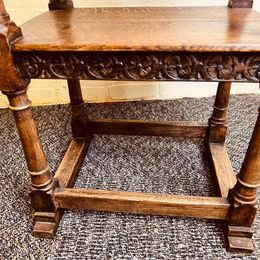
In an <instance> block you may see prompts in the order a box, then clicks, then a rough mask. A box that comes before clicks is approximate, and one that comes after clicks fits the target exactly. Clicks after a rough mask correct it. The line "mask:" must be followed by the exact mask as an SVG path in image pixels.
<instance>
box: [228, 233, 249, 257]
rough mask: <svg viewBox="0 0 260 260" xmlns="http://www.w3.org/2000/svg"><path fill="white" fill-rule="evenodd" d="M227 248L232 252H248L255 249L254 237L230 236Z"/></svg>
mask: <svg viewBox="0 0 260 260" xmlns="http://www.w3.org/2000/svg"><path fill="white" fill-rule="evenodd" d="M227 246H228V248H227V250H228V251H229V252H232V253H248V254H251V253H252V252H253V251H254V245H253V241H252V238H249V237H232V236H228V245H227Z"/></svg>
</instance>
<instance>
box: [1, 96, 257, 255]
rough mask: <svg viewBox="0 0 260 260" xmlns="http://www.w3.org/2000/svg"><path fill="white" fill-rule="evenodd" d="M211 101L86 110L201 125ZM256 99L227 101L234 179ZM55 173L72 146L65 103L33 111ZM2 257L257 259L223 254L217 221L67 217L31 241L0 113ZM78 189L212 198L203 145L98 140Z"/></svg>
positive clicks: (17, 166) (17, 155) (11, 135)
mask: <svg viewBox="0 0 260 260" xmlns="http://www.w3.org/2000/svg"><path fill="white" fill-rule="evenodd" d="M213 102H214V99H213V98H202V99H182V100H175V101H143V102H129V103H117V104H88V105H86V109H87V111H88V113H89V115H90V117H103V118H109V117H111V118H125V119H162V120H165V119H168V120H200V121H207V119H208V117H209V116H210V114H211V111H212V105H213ZM259 103H260V97H259V96H256V95H247V96H232V97H231V102H230V112H229V134H228V139H227V148H228V152H229V155H230V158H231V161H232V164H233V167H234V169H235V171H236V172H237V171H239V168H240V166H241V163H242V160H243V157H244V154H245V150H246V148H247V145H248V141H249V137H250V135H251V132H252V129H253V125H254V123H255V121H256V117H257V108H258V106H259ZM33 112H34V115H35V119H36V122H37V125H38V127H39V132H40V136H41V139H42V141H43V146H44V149H45V151H46V154H47V157H48V160H49V162H50V165H51V169H52V171H53V172H54V171H55V169H56V168H57V165H58V162H59V161H60V159H61V158H62V156H63V154H64V152H65V150H66V148H67V145H68V143H69V140H70V138H71V131H70V123H69V118H70V109H69V106H68V105H65V106H64V105H63V106H49V107H39V108H33ZM0 169H1V178H0V216H1V219H0V259H260V221H259V217H258V219H257V221H256V225H255V234H254V244H255V252H254V254H253V255H252V256H240V255H232V254H228V253H226V251H225V240H224V235H223V232H222V224H221V223H220V222H215V221H207V220H198V219H187V218H185V219H184V218H170V217H156V216H134V215H126V214H106V213H93V212H92V213H91V212H83V211H81V212H80V211H79V212H75V211H67V212H66V213H65V215H64V217H63V219H62V221H61V224H60V227H59V229H58V232H57V236H56V238H55V239H54V240H48V239H36V238H34V237H32V236H31V234H30V231H31V228H32V208H31V206H30V202H29V198H28V184H29V177H28V175H27V173H26V165H25V160H24V156H23V152H22V149H21V145H20V143H19V139H18V136H17V132H16V130H15V126H14V121H13V117H12V114H11V113H10V112H9V111H6V110H3V111H0ZM76 186H77V187H87V188H100V189H109V190H128V191H147V192H167V193H174V194H191V195H214V188H213V185H212V182H211V177H210V172H209V167H208V163H207V160H206V156H205V150H204V147H203V143H202V141H201V140H187V139H173V138H162V137H136V136H95V137H94V140H93V142H92V144H91V147H90V150H89V153H88V156H87V158H86V160H85V162H84V165H83V168H82V171H81V173H80V176H79V178H78V180H77V183H76Z"/></svg>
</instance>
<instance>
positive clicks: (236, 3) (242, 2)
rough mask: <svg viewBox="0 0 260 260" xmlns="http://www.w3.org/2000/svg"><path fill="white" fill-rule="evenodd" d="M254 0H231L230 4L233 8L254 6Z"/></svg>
mask: <svg viewBox="0 0 260 260" xmlns="http://www.w3.org/2000/svg"><path fill="white" fill-rule="evenodd" d="M253 2H254V0H229V3H228V6H229V7H231V8H252V7H253Z"/></svg>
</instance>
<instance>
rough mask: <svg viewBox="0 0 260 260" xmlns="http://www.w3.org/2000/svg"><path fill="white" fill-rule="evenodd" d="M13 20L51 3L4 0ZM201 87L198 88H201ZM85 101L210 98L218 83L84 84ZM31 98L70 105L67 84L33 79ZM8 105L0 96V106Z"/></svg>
mask: <svg viewBox="0 0 260 260" xmlns="http://www.w3.org/2000/svg"><path fill="white" fill-rule="evenodd" d="M4 2H5V5H6V8H7V10H8V12H9V14H10V16H11V18H12V19H13V20H14V21H15V22H16V23H17V24H18V25H19V24H21V23H23V22H25V21H27V20H29V19H30V18H32V17H34V16H36V15H38V14H40V13H42V12H45V11H47V5H48V0H37V1H35V0H33V1H30V0H5V1H4ZM227 2H228V0H217V1H216V0H74V4H75V6H76V7H80V6H89V7H94V6H103V7H105V6H199V5H202V6H203V5H209V6H211V5H227ZM254 9H255V10H257V11H259V12H260V0H255V4H254ZM198 87H199V88H198ZM82 88H83V94H84V99H85V100H86V101H87V102H107V101H109V102H113V101H123V100H140V99H172V98H181V97H203V96H211V95H214V94H215V92H216V83H190V82H188V83H186V82H184V83H179V82H176V83H165V82H163V83H157V82H148V83H147V82H141V83H140V82H108V81H106V82H104V81H83V82H82ZM258 92H259V86H258V84H245V83H242V84H241V83H240V84H239V83H236V84H233V88H232V93H233V94H234V93H239V94H240V93H258ZM29 96H30V98H31V99H32V101H33V104H34V105H48V104H60V103H68V102H69V98H68V93H67V87H66V82H65V81H55V80H51V81H50V80H49V81H46V80H45V81H41V80H33V81H32V83H31V86H30V90H29ZM6 105H7V102H6V100H5V98H3V96H1V95H0V107H5V106H6Z"/></svg>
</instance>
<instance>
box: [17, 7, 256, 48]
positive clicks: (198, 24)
mask: <svg viewBox="0 0 260 260" xmlns="http://www.w3.org/2000/svg"><path fill="white" fill-rule="evenodd" d="M259 21H260V14H258V13H257V12H254V11H252V10H251V9H246V8H237V9H236V8H234V9H233V8H228V7H167V8H163V7H161V8H159V7H157V8H152V7H149V8H148V7H146V8H85V9H84V8H76V9H73V10H70V11H51V12H47V13H44V14H42V15H40V16H38V17H36V18H34V19H32V20H30V21H29V22H27V23H25V24H24V25H22V26H21V28H22V31H23V35H24V38H23V39H22V40H20V41H18V42H17V43H15V44H14V46H13V51H18V50H19V51H28V50H29V51H31V50H37V51H58V50H63V51H67V50H74V51H75V50H77V51H82V50H84V51H106V50H113V51H136V50H140V51H161V50H163V51H204V52H205V51H260V35H259V31H260V22H259Z"/></svg>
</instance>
